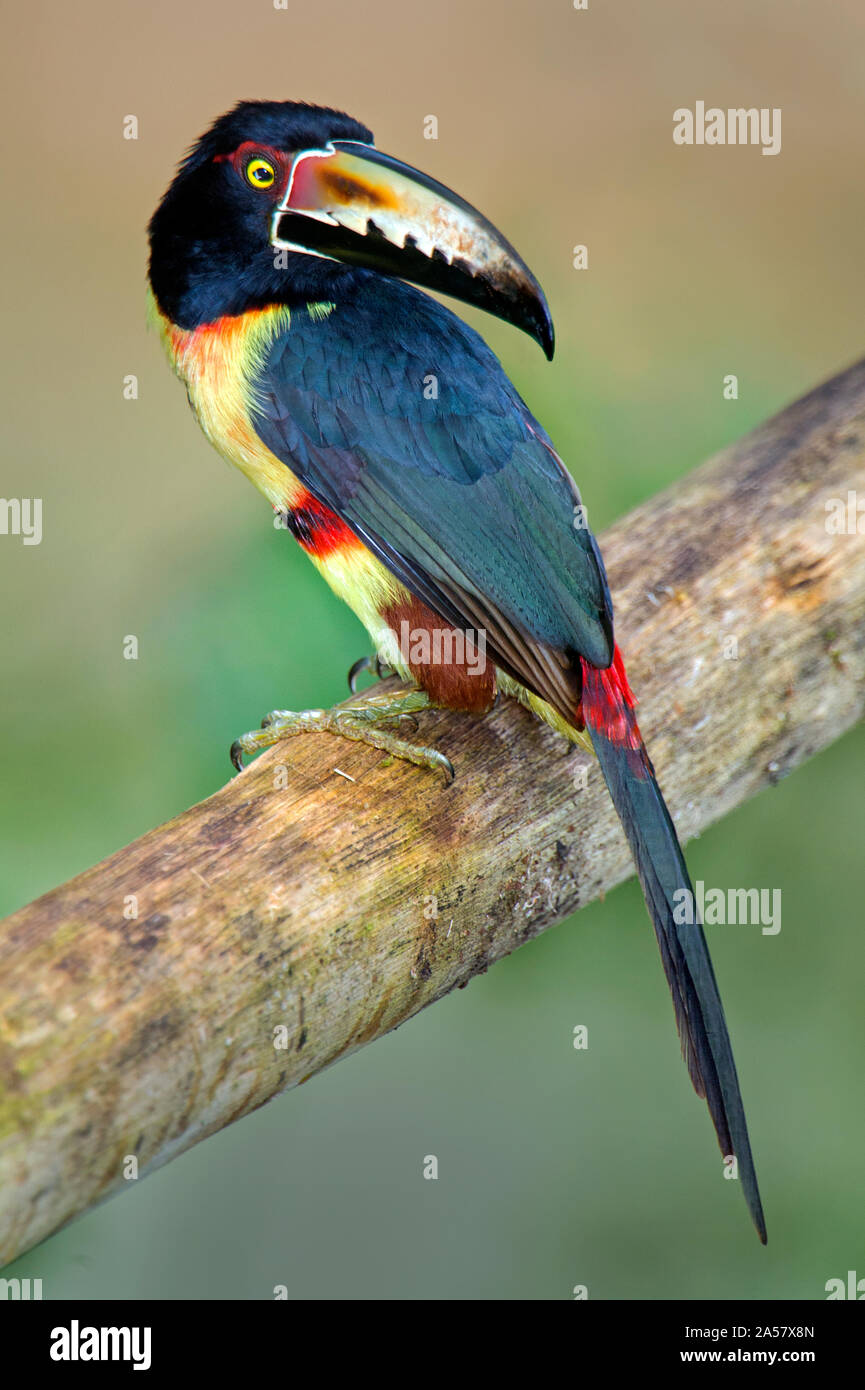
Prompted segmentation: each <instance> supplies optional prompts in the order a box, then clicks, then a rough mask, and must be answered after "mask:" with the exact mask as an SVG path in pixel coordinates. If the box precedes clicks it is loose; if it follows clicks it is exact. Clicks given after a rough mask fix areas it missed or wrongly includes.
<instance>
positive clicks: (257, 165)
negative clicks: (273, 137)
mask: <svg viewBox="0 0 865 1390" xmlns="http://www.w3.org/2000/svg"><path fill="white" fill-rule="evenodd" d="M275 178H276V170H275V169H274V167H273V165H272V164H268V162H267V160H266V159H251V160H250V161H249V163H248V164H247V166H246V179H247V182H248V183H251V184H252V186H253V188H270V185H271V184H272V183H273V181H274V179H275Z"/></svg>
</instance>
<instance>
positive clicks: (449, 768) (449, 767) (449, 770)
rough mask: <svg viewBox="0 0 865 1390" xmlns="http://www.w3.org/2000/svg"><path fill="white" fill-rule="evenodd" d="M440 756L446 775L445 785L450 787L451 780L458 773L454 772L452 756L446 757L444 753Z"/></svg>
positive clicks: (442, 768)
mask: <svg viewBox="0 0 865 1390" xmlns="http://www.w3.org/2000/svg"><path fill="white" fill-rule="evenodd" d="M440 756H441V760H442V761H441V764H440V766H441V770H442V772H443V773H444V775H445V786H446V787H449V786H450V784H451V782H452V781H453V780H454V778H455V777H456V773H455V772H454V765H453V763H452V762H451V760H450V758H446V757H445V755H444V753H442V754H441V755H440Z"/></svg>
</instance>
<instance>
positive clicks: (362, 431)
mask: <svg viewBox="0 0 865 1390" xmlns="http://www.w3.org/2000/svg"><path fill="white" fill-rule="evenodd" d="M254 394H255V399H256V402H257V410H256V413H255V415H254V425H255V428H256V430H257V432H258V433H259V435H260V436H261V438H262V440H263V441H264V442H265V443H266V444H267V446H268V448H270V449H271V450H272V451H273V453H275V454H276V455H277V457H279V458H282V459H284V461H285V462H286V463H287V464H288V465H289V467H290V468H291V470H292V472H293V473H294V474H295V475H296V476H297V477H298V478H300V479H301V481H302V482H303V483H304V484H305V485H306V487H307V488H308V489H309V490H310V492H312V493H313V495H314V496H315V497H317V498H318V499H319V500H320V501H321V502H323V503H324V504H325V506H327V507H329V508H330V509H331V510H332V511H334V512H336V513H337V515H338V516H340V517H341V518H342V519H343V520H344V521H345V522H346V523H347V525H348V526H350V527H351V529H352V530H353V531H354V532H355V533H356V534H357V535H358V536H359V537H360V538H361V539H362V540H363V541H364V542H365V543H366V544H367V545H368V546H369V547H370V549H371V550H373V551H374V552H375V554H377V555H378V556H379V557H380V558H381V560H382V561H383V562H384V564H385V565H386V566H387V567H388V569H389V570H391V572H392V573H393V574H395V575H396V576H397V577H398V578H399V579H400V580H401V581H402V582H403V583H404V584H405V585H406V587H407V588H408V589H409V590H411V592H413V593H414V594H416V595H417V596H418V597H419V598H421V599H423V600H424V601H425V602H427V603H428V604H429V605H430V606H431V607H432V608H433V609H435V611H436V612H438V613H439V614H440V615H441V616H442V617H443V618H444V619H445V620H447V621H448V622H451V623H454V624H455V625H457V626H461V627H474V628H484V629H485V630H486V632H487V646H488V650H489V652H490V655H491V658H492V659H493V660H494V661H496V663H497V664H498V665H500V666H502V667H503V668H504V669H505V670H507V671H509V672H510V673H511V674H512V675H514V676H515V677H516V678H517V679H518V680H520V681H522V682H523V683H524V684H525V685H527V686H528V687H529V688H530V689H533V690H535V691H536V693H538V694H540V695H542V696H543V698H545V699H548V700H550V701H551V703H553V704H554V705H556V707H557V708H560V709H561V711H562V713H564V714H565V715H566V717H567V715H568V713H572V712H573V706H574V700H575V699H578V698H579V680H580V676H579V661H578V659H577V658H578V656H585V657H586V658H587V659H588V660H589V661H590V662H592V663H593V664H594V665H598V666H607V665H608V664H609V662H610V660H611V659H612V650H613V643H612V605H611V601H610V595H609V590H608V588H607V582H606V577H605V574H604V568H603V564H602V561H601V558H600V555H599V553H598V550H597V546H596V545H595V541H594V538H593V537H592V536H591V533H590V532H589V531H588V530H587V529H586V527H585V526H584V525H580V524H579V522H580V521H581V520H582V515H581V512H575V508H577V507H578V506H579V501H580V499H579V493H578V492H577V489H576V487H575V485H574V483H573V481H572V480H571V478H570V476H569V475H568V473H567V472H566V470H565V469H564V467H563V465H562V463H561V461H560V459H559V458H558V456H557V454H556V453H555V451H554V449H553V447H552V445H551V443H550V441H549V439H548V438H547V435H546V434H545V433H544V431H543V429H542V428H541V426H540V425H539V424H538V423H537V422H536V421H535V420H534V419H533V417H532V415H531V414H530V412H529V410H528V409H527V407H526V405H525V404H524V402H523V401H522V400H521V399H520V397H519V395H518V394H517V392H516V391H515V389H514V388H513V386H512V385H511V383H510V382H509V381H508V379H507V377H506V376H505V374H504V372H503V371H502V368H501V366H500V364H499V362H498V360H497V358H496V357H495V356H494V355H493V354H492V353H491V352H490V350H489V349H488V348H487V346H486V344H485V343H484V342H483V340H482V339H481V338H480V337H479V336H478V335H477V334H476V333H475V332H474V331H473V330H472V329H470V328H468V327H467V326H466V325H465V324H464V323H463V322H462V321H461V320H460V319H458V318H456V316H455V315H453V314H451V313H450V312H449V311H448V310H447V309H445V308H443V307H442V306H441V305H440V304H438V303H437V302H436V301H435V300H432V299H428V298H427V297H426V296H425V295H423V294H421V293H419V292H418V291H416V290H414V289H412V288H410V287H409V286H407V285H403V284H401V283H400V282H398V281H386V280H382V279H381V278H380V277H376V276H370V277H369V280H368V281H367V282H364V283H363V285H362V288H361V291H360V293H356V294H355V295H354V296H353V298H352V299H351V300H350V301H349V302H347V303H344V304H336V305H335V306H334V308H333V309H332V310H331V312H330V313H329V314H328V315H327V317H321V316H320V315H319V314H315V315H312V314H310V313H309V312H307V311H306V310H295V311H294V312H293V314H292V319H291V325H290V327H289V328H288V329H287V330H286V331H285V332H284V333H283V334H281V335H280V336H279V337H278V338H277V339H276V340H275V341H274V343H273V345H272V347H271V349H270V351H269V353H268V355H267V358H266V360H265V361H264V363H263V366H262V368H261V371H260V373H259V374H258V376H257V377H256V378H255V380H254ZM575 522H577V524H575Z"/></svg>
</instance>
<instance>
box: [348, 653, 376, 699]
mask: <svg viewBox="0 0 865 1390" xmlns="http://www.w3.org/2000/svg"><path fill="white" fill-rule="evenodd" d="M377 660H378V657H375V658H374V657H371V656H362V657H361V658H360V660H359V661H356V662H355V663H354V665H353V666H352V668H351V670H350V671H349V673H348V688H349V690H350V691H351V693H352V695H356V694H357V678H358V676H359V675H361V674H362V672H364V671H371V670H372V668H373V662H374V661H377Z"/></svg>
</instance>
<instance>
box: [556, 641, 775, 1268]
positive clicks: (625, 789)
mask: <svg viewBox="0 0 865 1390" xmlns="http://www.w3.org/2000/svg"><path fill="white" fill-rule="evenodd" d="M583 718H584V720H585V724H586V728H587V729H588V731H589V733H590V735H591V739H592V744H593V746H594V749H595V752H596V754H597V757H598V762H599V763H600V765H601V771H602V772H603V774H604V779H605V781H606V783H607V786H608V788H609V790H610V795H611V797H612V798H613V804H614V805H615V808H616V810H617V812H618V814H619V819H620V820H621V822H622V825H623V827H624V830H625V834H626V835H627V837H628V843H629V844H630V846H631V853H632V854H633V856H634V862H635V864H636V866H637V873H638V874H639V877H640V882H641V884H642V885H643V893H644V895H645V899H646V905H647V907H648V909H649V914H650V916H651V918H652V923H653V925H654V928H655V935H656V936H657V938H658V945H659V947H660V948H661V959H662V961H663V963H664V973H665V974H666V976H667V983H668V984H669V986H670V992H671V994H672V996H673V1006H674V1008H675V1011H676V1025H677V1027H678V1029H679V1037H680V1038H681V1040H682V1053H683V1055H684V1058H685V1061H686V1063H687V1066H688V1071H689V1073H690V1076H691V1080H692V1082H693V1083H694V1089H695V1090H696V1092H697V1094H698V1095H699V1096H704V1097H705V1099H706V1101H707V1103H708V1106H709V1113H710V1115H711V1116H712V1122H713V1124H714V1126H715V1130H716V1133H717V1135H718V1143H719V1144H720V1146H721V1153H722V1154H723V1155H724V1156H725V1157H727V1156H729V1155H730V1154H735V1156H736V1160H737V1169H738V1174H739V1178H740V1180H741V1183H742V1190H743V1192H744V1194H745V1200H746V1202H747V1203H748V1210H749V1211H750V1213H751V1218H752V1220H753V1222H754V1225H755V1226H756V1228H757V1233H758V1235H759V1237H760V1239H761V1241H762V1242H763V1244H764V1245H765V1243H766V1225H765V1222H764V1220H763V1208H762V1205H761V1203H760V1192H759V1189H758V1187H757V1174H756V1173H755V1171H754V1161H753V1159H752V1157H751V1145H750V1142H749V1140H748V1127H747V1125H746V1123H745V1111H744V1108H743V1106H742V1096H741V1094H740V1091H739V1080H738V1077H737V1076H736V1065H735V1063H734V1061H733V1049H732V1047H731V1045H730V1036H729V1034H728V1032H727V1023H726V1020H725V1018H724V1009H723V1006H722V1004H721V996H720V995H719V993H718V985H717V983H716V981H715V972H714V970H713V969H712V961H711V959H710V957H709V948H708V946H707V945H706V938H705V936H704V935H703V928H702V926H701V925H700V923H699V921H697V919H696V910H695V909H694V910H693V911H692V912H691V914H690V916H691V917H692V919H693V920H692V922H690V923H689V922H688V921H685V922H677V921H676V915H675V913H676V909H677V908H678V916H679V917H687V916H688V915H689V914H688V913H687V912H683V910H682V905H683V902H684V903H688V904H690V905H691V907H692V908H694V903H695V899H694V890H693V887H692V884H691V879H690V877H689V875H688V870H687V868H686V866H685V860H684V857H683V855H682V850H681V846H680V845H679V841H678V838H677V836H676V831H675V829H674V827H673V822H672V820H671V819H670V813H669V811H668V810H667V807H666V805H665V803H664V798H663V796H662V795H661V789H660V787H659V786H658V782H657V778H656V777H655V770H654V768H653V767H652V764H651V761H650V759H649V755H648V753H647V752H646V748H645V745H644V743H643V740H642V737H641V735H640V730H639V728H638V726H637V720H636V717H635V715H634V697H633V695H632V694H631V691H630V688H629V686H628V679H627V676H626V675H625V667H624V664H623V662H622V657H621V653H620V652H619V649H618V647H616V650H615V656H614V659H613V664H612V665H611V666H610V667H609V668H608V669H607V670H605V671H600V670H597V669H596V668H595V667H594V666H590V665H589V664H588V663H587V662H586V661H583ZM683 889H684V890H687V891H688V892H689V893H690V895H691V896H690V898H689V899H684V898H683V894H682V890H683ZM677 893H678V897H674V894H677Z"/></svg>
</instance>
